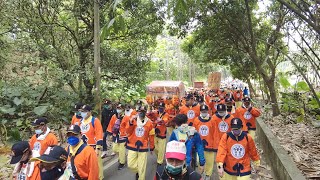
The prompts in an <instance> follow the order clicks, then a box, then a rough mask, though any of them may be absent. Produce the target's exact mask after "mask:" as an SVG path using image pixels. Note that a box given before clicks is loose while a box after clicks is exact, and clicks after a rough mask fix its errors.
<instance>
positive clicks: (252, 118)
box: [234, 107, 261, 130]
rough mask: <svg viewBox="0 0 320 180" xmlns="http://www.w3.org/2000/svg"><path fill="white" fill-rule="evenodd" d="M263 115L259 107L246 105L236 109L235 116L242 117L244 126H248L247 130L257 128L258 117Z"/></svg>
mask: <svg viewBox="0 0 320 180" xmlns="http://www.w3.org/2000/svg"><path fill="white" fill-rule="evenodd" d="M260 115H261V111H260V110H259V109H258V108H254V107H252V108H249V109H248V110H247V109H246V108H244V107H240V108H238V109H236V113H235V114H234V116H235V117H237V118H240V119H241V120H242V122H243V126H246V130H256V118H257V117H259V116H260Z"/></svg>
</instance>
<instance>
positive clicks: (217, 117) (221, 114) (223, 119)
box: [212, 104, 233, 152]
mask: <svg viewBox="0 0 320 180" xmlns="http://www.w3.org/2000/svg"><path fill="white" fill-rule="evenodd" d="M212 119H213V122H214V124H215V128H216V129H217V131H216V134H215V141H214V149H215V152H217V149H218V146H219V142H220V139H221V137H222V136H223V134H225V133H227V132H230V131H231V126H230V123H231V119H233V116H232V115H231V114H228V113H227V107H226V105H225V104H218V106H217V112H216V113H215V114H214V115H213V116H212Z"/></svg>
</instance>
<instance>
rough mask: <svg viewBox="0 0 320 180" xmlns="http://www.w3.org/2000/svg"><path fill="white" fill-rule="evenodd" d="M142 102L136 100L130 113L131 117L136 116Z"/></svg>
mask: <svg viewBox="0 0 320 180" xmlns="http://www.w3.org/2000/svg"><path fill="white" fill-rule="evenodd" d="M142 104H143V102H142V101H141V100H138V101H137V102H136V105H135V109H134V110H133V111H132V112H131V115H132V116H134V115H137V114H138V110H139V109H140V108H141V106H142Z"/></svg>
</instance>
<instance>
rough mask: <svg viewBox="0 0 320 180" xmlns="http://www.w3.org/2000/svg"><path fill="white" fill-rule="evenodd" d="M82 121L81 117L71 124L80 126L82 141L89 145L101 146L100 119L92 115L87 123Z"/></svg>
mask: <svg viewBox="0 0 320 180" xmlns="http://www.w3.org/2000/svg"><path fill="white" fill-rule="evenodd" d="M82 121H83V120H82V119H77V120H75V122H74V124H73V125H78V126H80V128H81V134H82V138H81V139H82V140H83V142H84V143H86V144H88V145H90V146H96V145H101V146H102V141H103V131H102V126H101V122H100V120H99V119H98V118H96V117H93V116H92V117H91V120H90V122H89V123H88V124H84V123H83V122H82Z"/></svg>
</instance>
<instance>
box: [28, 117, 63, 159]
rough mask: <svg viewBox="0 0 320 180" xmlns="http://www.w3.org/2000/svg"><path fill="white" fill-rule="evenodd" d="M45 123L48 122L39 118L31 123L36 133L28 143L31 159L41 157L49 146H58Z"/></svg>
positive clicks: (55, 138)
mask: <svg viewBox="0 0 320 180" xmlns="http://www.w3.org/2000/svg"><path fill="white" fill-rule="evenodd" d="M47 123H48V120H47V118H45V117H39V118H37V119H35V120H34V121H33V122H32V126H33V128H34V129H35V133H36V134H35V135H33V136H32V137H31V139H30V142H29V143H30V148H31V149H32V154H33V157H38V156H40V155H42V154H43V153H44V152H45V151H46V149H47V148H48V147H49V146H52V145H57V144H58V139H57V137H56V136H55V135H54V134H53V133H51V130H50V129H49V127H48V126H47Z"/></svg>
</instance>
